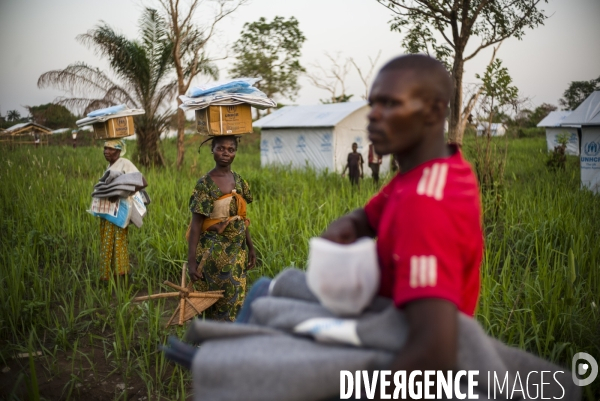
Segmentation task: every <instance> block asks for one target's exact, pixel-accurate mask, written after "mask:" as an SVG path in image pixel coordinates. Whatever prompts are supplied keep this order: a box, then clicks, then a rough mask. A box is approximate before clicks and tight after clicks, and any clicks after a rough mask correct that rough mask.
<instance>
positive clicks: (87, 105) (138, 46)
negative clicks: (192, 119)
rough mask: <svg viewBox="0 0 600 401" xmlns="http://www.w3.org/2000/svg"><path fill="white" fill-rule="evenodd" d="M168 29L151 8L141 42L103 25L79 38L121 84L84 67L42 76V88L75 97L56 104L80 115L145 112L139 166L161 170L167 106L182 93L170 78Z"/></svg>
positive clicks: (142, 24)
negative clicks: (106, 110)
mask: <svg viewBox="0 0 600 401" xmlns="http://www.w3.org/2000/svg"><path fill="white" fill-rule="evenodd" d="M166 27H167V25H166V23H165V21H164V20H163V19H162V18H161V17H160V15H159V14H158V12H157V11H156V10H153V9H151V8H146V9H145V11H144V13H143V14H142V17H141V18H140V36H141V37H140V39H139V40H130V39H127V38H125V37H124V36H123V35H120V34H118V33H116V32H115V31H114V30H113V29H112V28H111V27H110V26H108V25H107V24H106V23H102V24H101V25H99V26H97V27H96V28H94V29H91V30H89V31H88V32H87V33H85V34H82V35H79V36H77V39H78V40H79V41H80V42H81V43H83V44H84V45H86V46H88V47H89V48H93V49H94V50H95V51H96V53H97V54H98V55H99V56H101V57H106V58H107V59H108V60H109V62H110V69H111V72H112V73H113V74H114V75H115V76H116V78H118V81H115V80H113V79H111V78H110V77H109V76H108V75H107V74H106V73H105V72H103V71H101V70H100V69H98V68H94V67H91V66H89V65H87V64H85V63H81V62H79V63H74V64H71V65H69V66H67V67H66V68H65V69H63V70H53V71H48V72H46V73H44V74H42V75H41V76H40V78H39V79H38V87H40V88H44V87H48V86H52V87H56V88H58V89H61V90H64V91H66V92H68V93H69V94H70V95H72V96H71V97H64V96H63V97H59V98H57V99H56V100H55V103H58V104H61V105H64V106H66V107H67V108H70V109H72V110H73V111H75V112H76V113H80V112H83V113H84V114H87V113H88V112H90V111H91V110H95V109H98V108H103V107H109V106H114V105H117V104H126V105H128V106H129V107H134V108H142V109H144V110H145V111H146V114H143V115H140V116H136V120H135V121H136V129H135V132H136V134H137V142H138V153H137V161H138V162H139V163H140V164H142V165H145V166H162V165H164V164H165V162H164V158H163V156H162V153H161V151H160V146H159V145H160V133H161V132H162V131H163V130H165V129H166V128H167V126H168V123H169V118H170V117H171V114H172V113H171V112H169V111H168V109H167V108H165V103H166V102H167V101H169V100H171V99H172V98H173V96H174V95H175V91H176V88H177V87H176V81H175V80H172V79H171V80H170V79H169V74H170V72H171V71H172V69H173V58H172V51H173V50H172V49H173V44H172V42H171V41H170V40H169V38H168V32H167V28H166ZM78 94H81V96H77V95H78Z"/></svg>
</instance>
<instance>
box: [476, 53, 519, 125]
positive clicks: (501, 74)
mask: <svg viewBox="0 0 600 401" xmlns="http://www.w3.org/2000/svg"><path fill="white" fill-rule="evenodd" d="M475 77H476V78H478V79H481V81H482V85H481V94H482V95H483V100H482V106H483V109H484V110H485V111H486V112H487V113H488V129H487V135H490V128H491V125H492V122H493V121H494V117H495V116H496V115H502V114H504V108H505V107H506V106H509V105H513V104H514V103H515V102H516V101H517V99H518V97H519V90H518V89H517V87H516V86H513V85H511V84H512V78H511V76H510V75H509V73H508V69H507V68H506V67H503V66H502V60H500V59H496V60H494V61H492V63H490V64H489V65H488V66H487V68H486V70H485V73H484V74H483V76H480V75H479V74H475Z"/></svg>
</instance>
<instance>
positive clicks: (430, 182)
mask: <svg viewBox="0 0 600 401" xmlns="http://www.w3.org/2000/svg"><path fill="white" fill-rule="evenodd" d="M454 150H455V153H454V154H453V155H452V156H450V157H448V158H443V159H435V160H431V161H429V162H427V163H424V164H421V165H420V166H418V167H416V168H414V169H413V170H410V171H407V172H405V173H401V174H397V175H396V176H395V177H394V178H393V179H392V181H391V182H390V183H389V184H388V185H386V186H385V187H384V188H382V189H381V191H380V192H379V193H378V194H377V195H375V196H374V197H373V198H372V199H371V200H370V201H369V202H368V203H367V205H366V206H365V212H366V214H367V218H368V220H369V224H370V225H371V227H372V228H373V229H374V230H375V232H376V233H377V237H378V238H377V253H378V256H379V264H380V268H381V283H380V288H379V294H380V295H382V296H385V297H388V298H392V299H393V300H394V302H395V304H396V305H397V306H402V305H404V304H406V303H407V302H410V301H413V300H417V299H421V298H441V299H445V300H448V301H450V302H452V303H454V304H455V305H456V306H457V308H458V309H459V310H460V311H462V312H464V313H466V314H467V315H470V316H473V315H474V313H475V308H476V306H477V300H478V297H479V269H480V264H481V258H482V254H483V233H482V230H481V203H480V199H479V189H478V187H477V179H476V178H475V175H474V174H473V171H472V170H471V166H470V165H469V164H468V163H467V162H466V161H465V160H464V159H463V157H462V155H461V153H460V151H459V150H457V149H455V148H454Z"/></svg>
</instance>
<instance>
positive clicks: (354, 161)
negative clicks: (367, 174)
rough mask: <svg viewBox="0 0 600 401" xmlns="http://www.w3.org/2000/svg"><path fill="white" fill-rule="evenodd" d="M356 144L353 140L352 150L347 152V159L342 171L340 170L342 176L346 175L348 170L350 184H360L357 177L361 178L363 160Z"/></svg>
mask: <svg viewBox="0 0 600 401" xmlns="http://www.w3.org/2000/svg"><path fill="white" fill-rule="evenodd" d="M357 150H358V144H357V143H356V142H354V143H353V144H352V152H350V153H348V161H347V163H346V167H344V171H342V177H344V176H345V175H346V170H348V177H349V178H350V184H352V185H360V184H359V179H361V178H363V164H364V160H363V157H362V155H361V154H360V153H358V151H357Z"/></svg>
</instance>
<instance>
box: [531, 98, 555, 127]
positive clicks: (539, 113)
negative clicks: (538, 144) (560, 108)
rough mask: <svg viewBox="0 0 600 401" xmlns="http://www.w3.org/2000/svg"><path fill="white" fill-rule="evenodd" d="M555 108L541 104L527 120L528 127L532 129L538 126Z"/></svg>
mask: <svg viewBox="0 0 600 401" xmlns="http://www.w3.org/2000/svg"><path fill="white" fill-rule="evenodd" d="M556 109H557V107H556V106H555V105H553V104H549V103H542V104H541V105H540V106H538V107H536V108H535V109H534V110H533V111H532V112H531V114H530V115H529V118H528V121H527V123H528V127H530V128H533V127H535V126H537V125H538V124H539V122H540V121H542V120H543V119H544V118H546V116H547V115H548V114H550V112H552V111H555V110H556Z"/></svg>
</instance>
